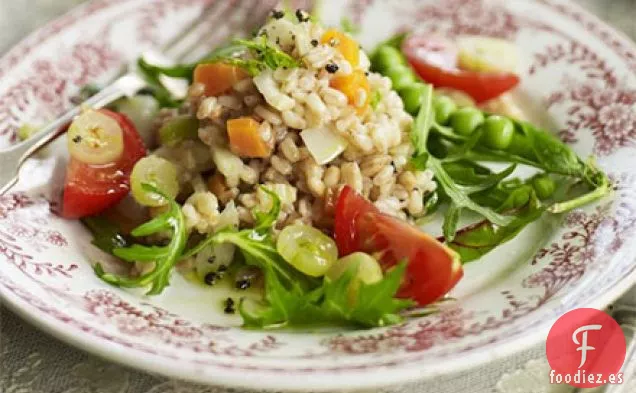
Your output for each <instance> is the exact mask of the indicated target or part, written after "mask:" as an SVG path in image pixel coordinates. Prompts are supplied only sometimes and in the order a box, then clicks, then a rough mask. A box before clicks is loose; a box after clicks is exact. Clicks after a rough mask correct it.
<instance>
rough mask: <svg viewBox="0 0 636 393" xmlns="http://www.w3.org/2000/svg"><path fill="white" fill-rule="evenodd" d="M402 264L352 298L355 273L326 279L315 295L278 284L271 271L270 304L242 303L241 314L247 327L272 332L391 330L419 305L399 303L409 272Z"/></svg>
mask: <svg viewBox="0 0 636 393" xmlns="http://www.w3.org/2000/svg"><path fill="white" fill-rule="evenodd" d="M406 265H407V264H406V263H401V264H399V265H398V266H396V267H395V268H394V269H392V270H391V271H389V272H388V273H387V274H386V276H385V277H384V279H383V280H381V281H380V282H378V283H375V284H371V285H367V284H364V283H360V282H357V284H358V285H356V288H357V295H355V296H354V297H353V298H352V297H351V286H352V285H353V284H354V280H355V270H353V269H349V270H347V271H345V273H344V274H343V275H342V276H340V277H339V278H338V279H337V280H334V281H331V280H329V279H328V278H324V279H323V282H322V285H321V286H319V287H317V288H315V289H313V290H311V291H304V292H303V291H299V290H298V289H297V288H292V289H291V290H288V289H286V288H285V287H284V286H283V285H281V283H280V281H276V280H275V279H274V278H275V277H276V276H275V275H274V274H272V272H271V271H269V272H268V271H265V275H266V279H265V280H266V281H265V285H266V300H267V304H260V305H259V304H254V303H253V302H250V301H247V300H243V301H241V304H240V307H239V311H240V313H241V316H242V317H243V320H244V323H245V326H246V327H256V328H272V327H283V326H288V325H306V324H308V323H311V324H322V323H324V324H326V323H331V324H341V325H354V326H360V327H376V326H387V325H391V324H395V323H398V322H400V321H402V320H403V318H402V316H401V315H400V314H399V313H400V312H401V311H402V310H405V309H407V308H409V307H412V306H414V305H415V303H414V302H413V301H411V300H404V299H396V298H395V294H396V293H397V291H398V289H399V287H400V285H401V284H402V279H403V276H404V273H405V271H406Z"/></svg>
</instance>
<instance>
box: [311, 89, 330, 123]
mask: <svg viewBox="0 0 636 393" xmlns="http://www.w3.org/2000/svg"><path fill="white" fill-rule="evenodd" d="M306 102H307V107H308V108H309V109H310V110H311V111H313V112H314V114H316V115H317V116H320V117H323V118H325V120H328V118H329V116H328V112H327V107H326V106H325V103H324V102H322V99H321V98H320V96H319V95H318V94H317V93H311V94H309V95H308V96H307V100H306Z"/></svg>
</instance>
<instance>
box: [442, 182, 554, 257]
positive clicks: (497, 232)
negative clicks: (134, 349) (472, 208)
mask: <svg viewBox="0 0 636 393" xmlns="http://www.w3.org/2000/svg"><path fill="white" fill-rule="evenodd" d="M544 211H545V208H544V207H542V206H541V204H540V203H539V201H538V199H537V198H536V196H535V195H534V193H533V194H532V196H531V198H530V202H529V203H528V204H527V206H526V207H525V208H524V209H521V210H519V211H518V212H517V214H516V216H515V219H514V220H513V221H512V222H510V223H509V224H508V225H504V226H499V225H495V224H493V223H492V222H489V221H487V220H484V221H481V222H479V223H477V224H474V225H471V226H469V227H467V228H464V229H460V230H459V231H458V232H457V233H456V235H455V238H454V239H453V240H452V241H450V242H449V243H448V246H449V247H451V248H452V249H453V250H455V251H456V252H457V253H458V254H459V255H460V257H461V260H462V262H463V263H468V262H471V261H474V260H476V259H479V258H481V257H482V256H484V255H486V254H487V253H489V252H490V251H492V250H493V249H494V248H495V247H498V246H500V245H502V244H504V243H506V242H508V241H509V240H512V239H513V238H514V237H515V236H517V235H518V234H519V232H521V231H522V230H523V229H524V228H525V227H526V226H527V225H528V224H530V223H532V222H534V221H536V220H537V219H539V217H541V215H542V214H543V212H544Z"/></svg>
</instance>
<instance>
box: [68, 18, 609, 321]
mask: <svg viewBox="0 0 636 393" xmlns="http://www.w3.org/2000/svg"><path fill="white" fill-rule="evenodd" d="M514 51H515V47H514V45H513V44H511V43H508V42H505V41H502V40H497V39H492V38H483V37H469V38H460V39H458V40H457V42H451V41H449V40H445V39H444V38H439V37H428V36H421V35H418V34H414V33H405V34H399V35H397V36H395V37H392V38H391V39H389V40H388V41H386V42H384V43H381V44H380V45H379V46H378V47H377V48H376V49H375V50H374V51H373V52H371V55H370V56H367V54H366V53H365V51H364V50H363V49H362V48H361V47H360V45H359V44H358V42H357V41H356V39H355V38H354V37H353V36H352V35H351V34H348V33H346V32H343V31H341V30H340V29H337V28H334V27H327V26H324V25H322V24H321V23H320V22H317V21H316V20H315V18H312V17H311V16H310V15H309V14H307V13H306V12H304V11H302V10H296V11H295V12H290V11H282V10H275V11H273V12H272V14H271V16H270V17H269V18H268V21H267V22H266V23H265V24H264V25H263V26H262V27H261V28H260V29H258V31H256V32H255V34H254V35H253V36H252V37H250V38H249V39H235V40H233V41H232V42H231V43H229V44H227V45H225V46H222V47H220V48H217V49H215V50H214V51H212V52H211V53H210V54H209V55H207V56H206V57H204V58H203V59H200V60H199V61H197V62H196V63H193V64H177V65H174V66H169V67H162V66H158V65H153V64H150V63H148V62H147V61H146V60H145V59H140V60H139V62H138V68H139V72H140V73H142V74H143V75H144V77H145V79H146V81H147V86H146V89H145V91H144V92H142V93H140V94H139V95H137V96H135V97H131V98H126V99H122V100H120V101H118V102H116V103H114V104H113V105H111V106H109V107H108V108H105V109H89V108H87V109H86V110H85V111H83V113H81V114H80V115H79V116H78V117H77V118H76V119H75V120H74V121H73V122H72V124H71V125H70V127H69V130H68V138H67V143H68V150H69V153H70V156H71V159H70V161H69V164H68V167H67V174H66V182H65V187H64V194H63V198H64V200H63V203H62V215H63V216H64V217H66V218H69V219H77V218H81V219H82V221H83V223H84V224H85V225H86V226H87V227H88V228H89V229H90V230H91V232H92V233H93V235H94V244H95V245H96V246H98V247H99V248H101V249H102V250H103V251H105V252H106V253H108V254H111V255H112V256H114V257H116V260H117V261H118V262H128V264H123V265H120V264H117V263H116V264H115V265H116V266H108V265H104V264H102V263H96V264H95V265H94V269H95V273H96V275H97V276H98V277H100V278H101V279H102V280H104V281H105V282H107V283H109V284H111V285H114V286H118V287H126V288H136V287H142V288H146V289H147V292H146V294H147V295H160V294H164V293H165V296H170V291H169V289H168V288H169V285H170V282H171V277H172V274H173V272H175V271H177V272H180V273H181V274H182V275H183V276H184V277H186V278H187V279H189V281H190V284H192V283H191V282H194V284H196V285H200V286H202V287H203V288H205V290H206V291H207V290H209V291H212V292H214V291H216V290H217V289H219V286H220V285H218V284H220V283H228V282H229V283H230V284H231V286H232V287H233V290H235V291H236V292H234V293H233V295H232V296H229V297H228V296H227V293H226V294H224V295H223V299H222V301H221V299H219V301H218V302H217V303H219V304H218V306H220V310H221V311H222V312H223V313H225V314H235V313H238V314H240V316H241V319H242V322H243V325H244V326H246V327H250V328H279V327H285V326H296V325H306V324H308V323H309V324H319V325H325V324H327V325H343V324H344V325H354V326H357V327H366V328H368V327H377V326H386V325H391V324H395V323H399V322H400V321H402V320H403V319H404V318H406V317H409V316H413V315H416V314H417V315H422V314H426V313H429V312H434V311H435V310H436V309H437V308H436V305H437V303H438V302H439V301H441V300H444V299H445V297H446V296H447V295H448V294H449V292H450V291H452V290H453V288H454V287H455V286H456V284H457V283H458V282H459V280H460V279H462V277H463V274H464V270H463V264H464V263H468V262H471V261H475V260H478V259H480V258H481V257H482V256H483V255H486V254H487V253H489V252H490V251H492V250H493V249H494V248H496V247H497V246H499V245H501V244H503V243H506V242H508V241H510V240H512V239H513V238H514V237H515V236H516V235H517V234H519V233H520V232H521V231H522V230H523V229H524V227H526V226H527V225H528V224H530V223H532V222H533V221H535V220H537V219H539V218H540V217H541V216H542V215H544V214H560V213H563V212H566V211H569V210H572V209H574V208H577V207H579V206H582V205H584V204H586V203H589V202H591V201H594V200H596V199H599V198H601V197H603V196H604V195H606V194H607V193H608V192H609V189H610V185H609V180H608V178H607V176H606V175H605V174H604V173H603V172H602V171H600V170H599V169H598V168H596V167H595V165H594V163H593V162H592V161H584V160H582V159H581V158H579V157H578V156H577V155H576V154H575V153H574V152H573V151H572V150H571V149H570V148H569V147H568V146H566V145H564V144H563V143H562V142H561V141H560V140H558V139H557V138H555V137H554V136H553V135H552V134H550V133H549V132H548V131H546V130H543V129H540V128H538V127H536V126H534V125H532V124H531V123H529V122H527V121H524V120H523V111H522V110H521V109H520V108H519V107H517V106H516V105H515V103H514V99H512V98H511V96H510V95H507V94H506V93H507V92H508V91H510V90H511V89H513V88H514V87H515V86H517V84H518V83H519V77H518V76H517V75H516V74H515V73H514V67H515V64H516V57H515V56H511V57H510V58H508V57H507V56H508V54H510V53H512V52H514ZM502 56H503V57H504V58H506V61H503V62H502V61H499V60H500V59H502ZM442 62H447V63H448V64H442ZM166 78H176V79H183V80H185V81H187V82H188V86H189V88H188V92H187V95H186V96H185V97H183V96H176V95H175V94H173V93H172V92H171V91H170V90H169V89H168V87H167V86H166V85H169V84H167V83H165V81H166ZM434 86H436V87H437V88H435V87H434ZM495 112H496V113H495ZM493 163H498V164H499V165H498V166H496V165H492V164H493ZM502 164H503V168H501V167H502ZM518 166H526V167H528V168H527V169H529V171H527V172H532V171H534V172H532V173H533V175H531V176H530V177H526V178H522V177H518V176H516V175H517V171H516V170H517V167H518ZM572 185H577V186H578V187H576V188H574V187H571V186H572ZM559 187H560V188H561V191H560V192H556V191H557V188H559ZM575 189H576V190H577V191H576V192H574V191H572V190H575ZM568 190H569V191H568ZM423 222H427V223H429V224H430V225H431V226H432V225H434V224H435V223H437V222H439V223H441V225H439V229H440V230H439V234H436V235H437V237H434V236H432V235H429V234H427V233H425V232H424V231H422V229H421V228H420V227H419V226H418V225H417V224H420V223H423ZM465 223H467V225H466V226H465V227H461V226H460V225H464V224H465ZM121 271H124V272H125V273H126V274H123V275H120V274H116V273H115V272H121ZM221 289H222V288H221ZM248 289H249V291H247V290H248ZM246 291H247V292H246ZM216 293H219V292H216ZM202 302H203V303H205V302H206V300H205V299H202ZM221 303H222V304H221ZM204 306H205V307H207V306H208V305H207V303H206V304H205V305H204ZM418 307H419V309H418V310H412V309H413V308H418Z"/></svg>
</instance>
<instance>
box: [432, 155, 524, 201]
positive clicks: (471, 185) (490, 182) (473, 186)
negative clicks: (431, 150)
mask: <svg viewBox="0 0 636 393" xmlns="http://www.w3.org/2000/svg"><path fill="white" fill-rule="evenodd" d="M443 165H444V169H445V170H446V172H447V173H448V174H449V175H450V176H451V177H452V178H453V180H455V182H457V183H458V184H461V185H462V190H463V191H464V192H465V193H467V194H474V193H476V192H480V191H484V190H488V189H490V188H492V187H495V186H496V185H497V184H499V183H500V182H502V181H503V180H505V179H506V178H507V177H508V176H510V175H511V174H512V173H513V172H514V171H515V169H517V165H516V164H512V165H510V166H509V167H507V168H506V169H504V170H503V171H501V172H499V173H493V172H492V171H491V170H490V169H488V168H486V167H484V166H481V165H479V164H478V163H476V162H472V161H468V160H464V161H458V162H452V163H448V164H443Z"/></svg>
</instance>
